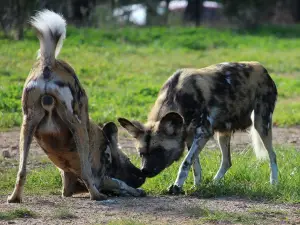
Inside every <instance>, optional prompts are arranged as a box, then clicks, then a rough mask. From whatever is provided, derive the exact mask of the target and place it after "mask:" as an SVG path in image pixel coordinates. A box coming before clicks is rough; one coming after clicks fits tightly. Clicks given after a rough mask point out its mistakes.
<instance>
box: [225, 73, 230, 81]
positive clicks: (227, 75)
mask: <svg viewBox="0 0 300 225" xmlns="http://www.w3.org/2000/svg"><path fill="white" fill-rule="evenodd" d="M230 75H231V73H230V71H226V72H225V79H226V81H227V83H228V84H231V79H230Z"/></svg>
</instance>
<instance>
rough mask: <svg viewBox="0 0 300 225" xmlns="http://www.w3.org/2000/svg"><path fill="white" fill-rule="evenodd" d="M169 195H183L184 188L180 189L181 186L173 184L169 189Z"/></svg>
mask: <svg viewBox="0 0 300 225" xmlns="http://www.w3.org/2000/svg"><path fill="white" fill-rule="evenodd" d="M168 194H170V195H183V194H184V191H183V190H182V187H179V186H177V185H175V184H173V185H171V186H170V187H169V189H168Z"/></svg>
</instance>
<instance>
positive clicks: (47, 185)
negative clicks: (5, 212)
mask: <svg viewBox="0 0 300 225" xmlns="http://www.w3.org/2000/svg"><path fill="white" fill-rule="evenodd" d="M17 165H18V164H16V165H15V166H14V167H12V168H9V169H8V168H6V169H3V170H2V169H1V168H0V176H1V178H2V181H1V182H0V194H1V195H8V194H10V193H11V192H12V190H13V188H14V184H15V181H16V176H17ZM61 186H62V184H61V177H60V174H59V171H58V169H57V168H56V167H55V166H54V165H53V164H49V165H47V164H46V165H45V166H43V167H39V168H36V169H34V170H31V171H28V174H27V179H26V183H25V196H26V194H49V193H59V192H60V189H61Z"/></svg>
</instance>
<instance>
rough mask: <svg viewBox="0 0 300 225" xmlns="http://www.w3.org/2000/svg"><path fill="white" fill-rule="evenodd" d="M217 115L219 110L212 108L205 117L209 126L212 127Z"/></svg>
mask: <svg viewBox="0 0 300 225" xmlns="http://www.w3.org/2000/svg"><path fill="white" fill-rule="evenodd" d="M218 114H219V109H218V108H217V107H212V108H211V110H210V112H209V116H207V120H208V121H209V123H210V125H211V126H213V123H214V121H215V118H216V117H217V115H218Z"/></svg>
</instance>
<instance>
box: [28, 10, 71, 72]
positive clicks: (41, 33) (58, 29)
mask: <svg viewBox="0 0 300 225" xmlns="http://www.w3.org/2000/svg"><path fill="white" fill-rule="evenodd" d="M30 24H31V25H32V26H33V27H34V28H35V29H36V30H37V37H38V39H39V41H40V50H39V53H38V58H40V60H41V62H42V63H43V66H48V67H51V66H52V65H53V64H54V62H55V58H56V57H57V56H58V54H59V52H60V50H61V48H62V45H63V40H64V39H65V37H66V21H65V19H64V18H63V17H62V16H61V15H59V14H57V13H55V12H52V11H50V10H47V9H45V10H43V11H40V12H38V13H37V14H36V15H35V16H33V17H32V18H31V21H30Z"/></svg>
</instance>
